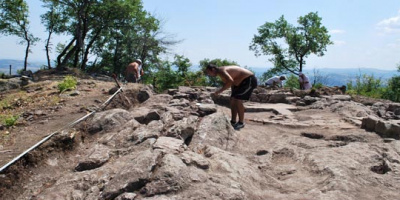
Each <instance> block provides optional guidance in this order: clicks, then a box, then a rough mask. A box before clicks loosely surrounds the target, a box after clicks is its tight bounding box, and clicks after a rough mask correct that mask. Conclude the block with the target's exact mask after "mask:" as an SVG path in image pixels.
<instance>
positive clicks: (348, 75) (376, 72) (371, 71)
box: [251, 68, 400, 86]
mask: <svg viewBox="0 0 400 200" xmlns="http://www.w3.org/2000/svg"><path fill="white" fill-rule="evenodd" d="M251 70H253V71H254V72H255V74H256V76H257V77H259V76H261V75H262V74H263V73H264V72H265V71H267V69H262V68H251ZM303 73H305V74H306V75H307V76H308V77H309V78H310V80H311V82H313V81H314V76H318V77H320V78H322V80H323V84H324V85H328V86H341V85H346V84H347V83H348V82H349V81H353V82H354V81H355V80H356V78H357V77H360V76H361V77H362V76H363V75H364V74H365V75H368V76H373V77H374V78H375V79H378V78H380V79H381V81H382V82H383V84H386V83H387V80H389V79H390V78H392V77H393V76H400V72H398V71H396V70H381V69H375V68H318V69H315V75H314V69H305V70H304V71H303Z"/></svg>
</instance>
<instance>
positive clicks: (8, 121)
mask: <svg viewBox="0 0 400 200" xmlns="http://www.w3.org/2000/svg"><path fill="white" fill-rule="evenodd" d="M18 118H19V116H18V115H15V116H12V115H11V116H5V117H4V125H6V126H7V127H10V126H14V125H15V124H16V122H17V120H18Z"/></svg>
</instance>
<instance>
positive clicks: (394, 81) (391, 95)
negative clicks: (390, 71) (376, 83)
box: [382, 64, 400, 102]
mask: <svg viewBox="0 0 400 200" xmlns="http://www.w3.org/2000/svg"><path fill="white" fill-rule="evenodd" d="M397 71H399V72H400V64H398V65H397ZM382 97H383V98H385V99H389V100H391V101H395V102H400V76H399V75H397V76H393V77H392V78H391V79H389V81H388V86H387V88H386V90H385V91H384V93H383V95H382Z"/></svg>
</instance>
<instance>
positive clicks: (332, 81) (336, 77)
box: [0, 59, 400, 86]
mask: <svg viewBox="0 0 400 200" xmlns="http://www.w3.org/2000/svg"><path fill="white" fill-rule="evenodd" d="M10 65H11V66H12V68H11V74H12V75H15V74H17V70H21V69H23V68H24V61H23V60H11V59H0V73H4V74H7V75H8V74H9V73H10ZM42 66H47V63H46V62H45V61H42V62H39V61H38V62H29V61H28V70H31V71H32V72H35V71H37V70H39V69H40V68H41V67H42ZM249 68H250V69H251V70H253V71H254V72H255V74H256V76H257V77H260V76H261V75H262V74H263V73H264V72H265V71H267V69H268V68H265V69H264V68H252V67H249ZM196 69H200V68H199V67H198V66H192V67H191V70H192V71H196ZM303 72H304V73H305V74H306V75H307V76H308V77H309V78H310V80H311V82H313V80H314V69H305V70H304V71H303ZM315 72H316V74H318V75H319V77H322V79H323V84H324V85H328V86H341V85H346V84H347V83H348V82H349V81H350V80H351V81H355V80H356V77H357V76H362V75H364V74H366V75H369V76H371V75H373V76H374V78H380V79H381V80H382V82H383V83H384V84H385V83H386V82H387V80H388V79H390V78H392V77H393V76H400V72H398V71H396V70H381V69H375V68H347V69H345V68H324V69H323V68H318V69H315Z"/></svg>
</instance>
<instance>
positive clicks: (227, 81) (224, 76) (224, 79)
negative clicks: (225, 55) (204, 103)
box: [214, 70, 233, 95]
mask: <svg viewBox="0 0 400 200" xmlns="http://www.w3.org/2000/svg"><path fill="white" fill-rule="evenodd" d="M218 75H219V76H220V77H221V79H222V82H224V86H222V88H221V89H219V90H217V91H216V92H215V93H214V94H216V95H218V94H220V93H222V92H223V91H224V90H226V89H228V88H230V87H231V86H232V84H233V78H232V77H231V76H230V75H229V74H228V73H227V72H226V70H221V71H220V72H219V74H218Z"/></svg>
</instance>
